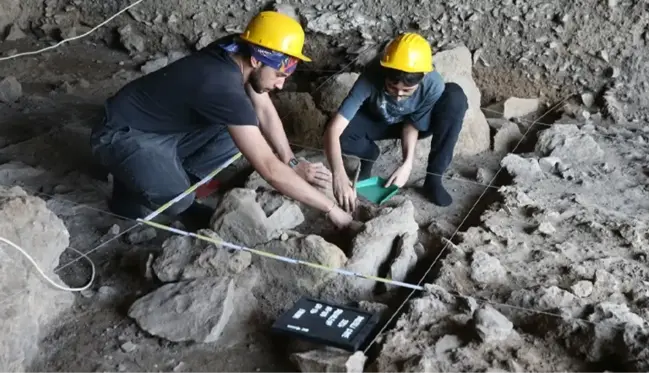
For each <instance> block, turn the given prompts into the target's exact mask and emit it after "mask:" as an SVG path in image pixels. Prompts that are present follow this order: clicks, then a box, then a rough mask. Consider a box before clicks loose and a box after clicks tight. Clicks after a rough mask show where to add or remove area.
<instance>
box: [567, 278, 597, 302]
mask: <svg viewBox="0 0 649 373" xmlns="http://www.w3.org/2000/svg"><path fill="white" fill-rule="evenodd" d="M570 290H572V293H573V294H575V295H576V296H578V297H579V298H586V297H588V296H590V295H591V294H592V293H593V283H592V282H590V281H579V282H577V283H575V284H574V285H572V286H571V287H570Z"/></svg>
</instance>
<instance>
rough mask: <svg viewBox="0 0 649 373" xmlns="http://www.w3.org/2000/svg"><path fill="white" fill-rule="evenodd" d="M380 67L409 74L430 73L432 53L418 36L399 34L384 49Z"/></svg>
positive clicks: (424, 41) (427, 44) (426, 42)
mask: <svg viewBox="0 0 649 373" xmlns="http://www.w3.org/2000/svg"><path fill="white" fill-rule="evenodd" d="M381 66H384V67H387V68H390V69H395V70H401V71H405V72H409V73H425V72H429V71H432V70H433V53H432V51H431V48H430V44H429V43H428V41H427V40H426V39H424V38H423V37H422V36H421V35H419V34H415V33H412V32H407V33H404V34H401V35H399V36H397V37H396V38H394V40H392V41H391V42H390V44H388V46H387V47H386V48H385V53H383V57H382V58H381Z"/></svg>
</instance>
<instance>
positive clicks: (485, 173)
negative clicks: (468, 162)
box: [475, 167, 496, 185]
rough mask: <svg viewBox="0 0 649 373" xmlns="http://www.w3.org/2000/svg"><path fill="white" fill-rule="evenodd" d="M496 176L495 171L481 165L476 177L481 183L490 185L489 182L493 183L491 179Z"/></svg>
mask: <svg viewBox="0 0 649 373" xmlns="http://www.w3.org/2000/svg"><path fill="white" fill-rule="evenodd" d="M494 176H496V173H495V172H493V171H491V170H488V169H486V168H482V167H480V168H478V171H477V172H476V176H475V179H476V181H477V182H478V183H480V184H483V185H489V183H491V180H493V178H494Z"/></svg>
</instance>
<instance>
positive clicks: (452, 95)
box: [440, 83, 469, 117]
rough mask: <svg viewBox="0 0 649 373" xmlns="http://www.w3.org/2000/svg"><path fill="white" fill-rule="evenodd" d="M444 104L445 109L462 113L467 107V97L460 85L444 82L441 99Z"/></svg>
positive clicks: (458, 113)
mask: <svg viewBox="0 0 649 373" xmlns="http://www.w3.org/2000/svg"><path fill="white" fill-rule="evenodd" d="M440 101H442V102H443V104H444V107H445V109H446V110H445V111H447V112H452V113H454V114H457V115H458V116H459V115H462V117H464V114H465V113H466V111H467V110H468V109H469V99H468V98H467V96H466V93H464V90H463V89H462V87H460V85H459V84H457V83H446V87H445V88H444V92H443V93H442V97H441V100H440Z"/></svg>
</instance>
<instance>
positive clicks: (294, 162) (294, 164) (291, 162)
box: [288, 158, 298, 167]
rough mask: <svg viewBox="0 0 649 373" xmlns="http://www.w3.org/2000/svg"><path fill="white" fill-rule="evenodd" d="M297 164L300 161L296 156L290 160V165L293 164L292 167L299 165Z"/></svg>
mask: <svg viewBox="0 0 649 373" xmlns="http://www.w3.org/2000/svg"><path fill="white" fill-rule="evenodd" d="M297 164H298V161H297V159H295V158H293V159H291V160H290V161H288V165H289V166H291V167H295V166H297Z"/></svg>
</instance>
